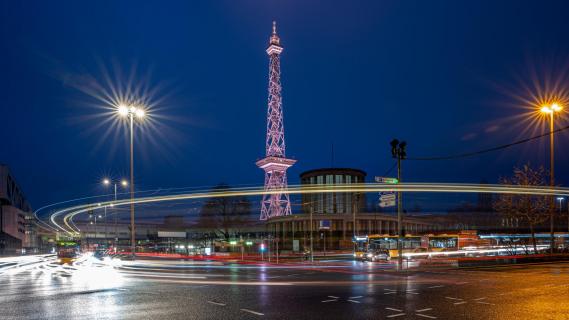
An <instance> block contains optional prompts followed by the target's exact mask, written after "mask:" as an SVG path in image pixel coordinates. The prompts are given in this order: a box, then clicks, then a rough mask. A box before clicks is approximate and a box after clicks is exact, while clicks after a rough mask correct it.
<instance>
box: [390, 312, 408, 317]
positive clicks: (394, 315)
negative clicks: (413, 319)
mask: <svg viewBox="0 0 569 320" xmlns="http://www.w3.org/2000/svg"><path fill="white" fill-rule="evenodd" d="M404 315H405V313H397V314H392V315H389V316H387V317H388V318H395V317H401V316H404Z"/></svg>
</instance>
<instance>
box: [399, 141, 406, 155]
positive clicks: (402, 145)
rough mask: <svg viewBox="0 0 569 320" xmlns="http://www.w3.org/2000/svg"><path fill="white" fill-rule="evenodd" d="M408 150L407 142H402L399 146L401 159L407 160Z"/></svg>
mask: <svg viewBox="0 0 569 320" xmlns="http://www.w3.org/2000/svg"><path fill="white" fill-rule="evenodd" d="M406 148H407V142H405V141H401V143H400V144H399V156H400V157H401V159H405V158H407V151H406V150H405V149H406Z"/></svg>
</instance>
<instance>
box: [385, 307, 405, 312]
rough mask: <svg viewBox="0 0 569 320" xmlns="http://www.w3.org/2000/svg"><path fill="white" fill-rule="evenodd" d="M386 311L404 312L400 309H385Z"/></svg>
mask: <svg viewBox="0 0 569 320" xmlns="http://www.w3.org/2000/svg"><path fill="white" fill-rule="evenodd" d="M385 310H391V311H397V312H403V310H399V309H395V308H385Z"/></svg>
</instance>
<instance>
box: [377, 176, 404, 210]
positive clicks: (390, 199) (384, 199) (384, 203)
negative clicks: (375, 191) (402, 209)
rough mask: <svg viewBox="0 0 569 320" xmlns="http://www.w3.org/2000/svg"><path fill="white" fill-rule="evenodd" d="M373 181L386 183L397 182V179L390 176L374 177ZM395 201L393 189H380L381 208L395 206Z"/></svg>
mask: <svg viewBox="0 0 569 320" xmlns="http://www.w3.org/2000/svg"><path fill="white" fill-rule="evenodd" d="M375 182H377V183H386V184H397V183H399V180H398V179H397V178H390V177H375ZM396 202H397V196H396V195H395V191H382V192H380V193H379V206H380V207H381V208H388V207H395V204H396Z"/></svg>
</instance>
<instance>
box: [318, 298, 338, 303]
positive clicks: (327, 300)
mask: <svg viewBox="0 0 569 320" xmlns="http://www.w3.org/2000/svg"><path fill="white" fill-rule="evenodd" d="M332 301H338V300H336V299H330V300H322V301H321V302H332Z"/></svg>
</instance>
